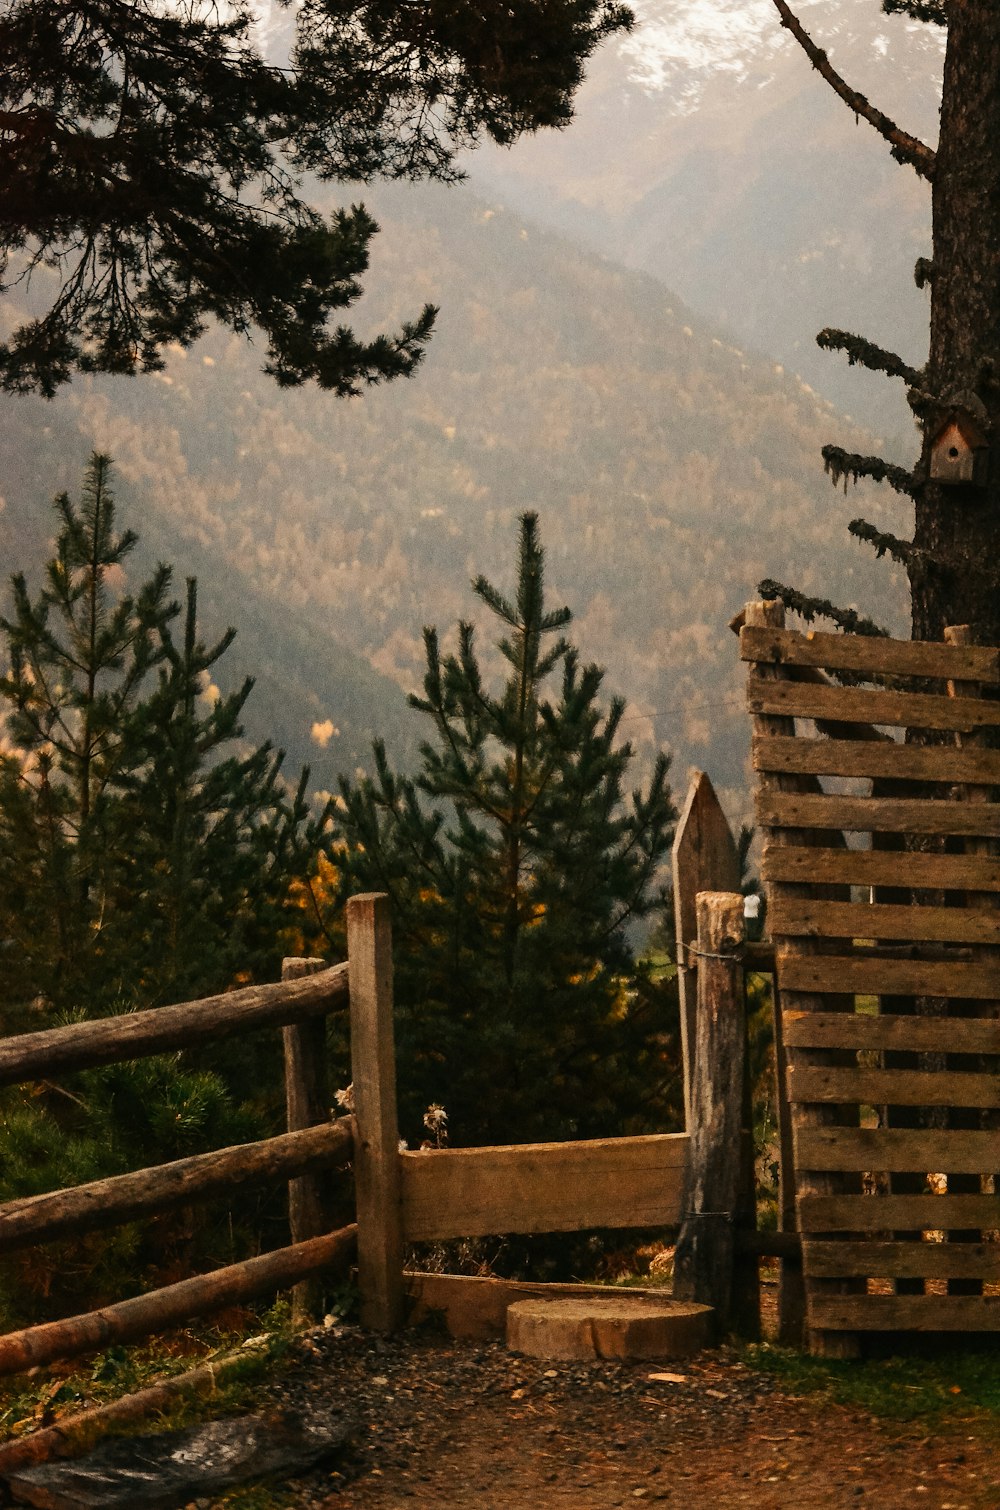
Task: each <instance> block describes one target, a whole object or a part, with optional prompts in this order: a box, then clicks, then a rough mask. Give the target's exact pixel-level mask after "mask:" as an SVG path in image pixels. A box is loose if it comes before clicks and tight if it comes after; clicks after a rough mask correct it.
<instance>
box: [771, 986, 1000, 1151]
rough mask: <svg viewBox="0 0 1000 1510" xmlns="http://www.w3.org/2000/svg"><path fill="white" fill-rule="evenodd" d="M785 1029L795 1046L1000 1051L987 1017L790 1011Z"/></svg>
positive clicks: (999, 1033) (999, 1036) (998, 1034)
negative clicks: (870, 1014)
mask: <svg viewBox="0 0 1000 1510" xmlns="http://www.w3.org/2000/svg"><path fill="white" fill-rule="evenodd" d="M785 1031H786V1033H787V1035H788V1042H789V1044H794V1045H795V1047H796V1048H807V1049H808V1048H817V1049H819V1048H822V1049H866V1050H878V1049H903V1050H905V1051H907V1052H909V1053H917V1052H924V1053H947V1052H949V1051H950V1052H952V1053H955V1054H1000V1022H998V1021H996V1020H992V1019H988V1018H987V1019H984V1018H978V1017H911V1016H909V1015H903V1014H900V1015H898V1016H897V1015H896V1014H894V1013H886V1014H885V1015H882V1014H881V1013H880V1014H878V1015H873V1016H869V1015H868V1013H867V1012H796V1011H789V1012H788V1013H787V1014H786V1022H785ZM984 1167H985V1166H984Z"/></svg>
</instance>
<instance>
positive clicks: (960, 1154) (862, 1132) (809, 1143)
mask: <svg viewBox="0 0 1000 1510" xmlns="http://www.w3.org/2000/svg"><path fill="white" fill-rule="evenodd" d="M795 1156H796V1158H797V1160H798V1162H799V1164H800V1165H801V1167H802V1168H803V1169H853V1170H880V1171H889V1172H893V1173H895V1172H897V1171H913V1170H915V1169H925V1170H935V1171H936V1170H942V1169H945V1168H947V1169H949V1170H954V1171H956V1172H960V1173H966V1174H982V1173H985V1172H987V1171H992V1168H993V1165H994V1164H995V1163H996V1162H997V1138H996V1134H995V1133H992V1132H978V1131H967V1130H965V1129H961V1128H920V1127H912V1128H911V1127H800V1128H799V1129H798V1132H797V1133H796V1137H795ZM998 1253H1000V1249H998ZM870 1272H871V1273H872V1274H874V1273H876V1272H877V1271H876V1270H874V1269H872V1270H870Z"/></svg>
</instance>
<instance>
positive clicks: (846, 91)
mask: <svg viewBox="0 0 1000 1510" xmlns="http://www.w3.org/2000/svg"><path fill="white" fill-rule="evenodd" d="M774 6H775V9H776V10H777V12H778V16H779V18H780V20H781V24H782V26H783V27H784V28H785V30H786V31H790V32H791V34H792V36H793V37H794V38H795V40H796V42H798V44H799V46H800V47H801V48H802V50H803V52H804V53H805V55H806V57H807V58H808V59H809V61H810V63H811V64H812V66H813V67H814V68H815V69H816V70H817V72H818V73H819V74H821V75H822V77H823V78H824V79H825V80H826V82H827V83H828V84H829V85H830V88H831V89H832V90H833V91H834V93H835V94H837V95H839V96H840V98H841V99H842V100H843V101H844V103H845V104H846V105H848V106H850V108H851V109H852V110H853V111H854V114H855V115H856V116H861V117H863V118H864V119H865V120H866V121H867V122H868V124H869V125H870V126H874V128H875V130H876V131H877V132H878V134H879V136H881V137H883V138H884V139H885V140H886V141H887V142H888V143H889V145H890V147H891V149H892V155H893V157H894V158H895V159H896V161H897V162H901V163H909V165H910V167H911V168H915V169H916V171H917V172H918V173H919V174H920V176H921V178H931V177H932V176H933V173H934V164H935V161H936V154H935V153H934V152H933V151H932V149H931V148H930V147H928V146H927V145H926V143H925V142H922V141H920V140H919V139H918V138H917V137H915V136H911V135H910V133H909V132H908V131H904V130H902V128H901V127H899V126H897V125H896V123H895V121H893V120H890V119H889V117H888V116H887V115H883V113H882V111H881V110H877V109H876V108H875V106H874V105H873V104H872V103H871V101H870V100H868V99H866V98H865V96H864V95H863V94H859V93H858V91H857V90H856V89H852V88H851V86H850V85H849V84H848V83H847V82H846V80H844V79H843V78H841V76H840V74H839V73H838V72H837V70H836V69H835V68H834V67H833V66H832V64H831V63H830V60H829V58H828V57H827V55H826V53H825V52H824V51H823V49H822V48H821V47H817V46H816V43H815V42H814V41H813V40H812V38H811V37H810V36H809V33H808V32H807V31H806V30H805V28H804V27H803V25H802V23H801V21H799V19H798V17H797V16H796V15H795V14H794V13H793V12H792V11H791V10H790V9H789V7H788V6H787V5H786V3H785V0H774Z"/></svg>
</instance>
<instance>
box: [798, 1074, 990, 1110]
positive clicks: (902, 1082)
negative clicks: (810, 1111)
mask: <svg viewBox="0 0 1000 1510" xmlns="http://www.w3.org/2000/svg"><path fill="white" fill-rule="evenodd" d="M788 1096H789V1100H791V1101H795V1102H800V1103H803V1104H812V1103H817V1102H829V1103H831V1104H834V1105H838V1106H846V1105H853V1104H854V1103H858V1104H859V1105H862V1106H988V1107H996V1106H1000V1075H987V1074H980V1073H978V1072H971V1073H969V1074H963V1073H962V1072H961V1071H959V1070H863V1069H852V1068H847V1069H844V1068H841V1067H839V1066H832V1065H814V1064H802V1065H799V1064H797V1065H794V1066H789V1070H788Z"/></svg>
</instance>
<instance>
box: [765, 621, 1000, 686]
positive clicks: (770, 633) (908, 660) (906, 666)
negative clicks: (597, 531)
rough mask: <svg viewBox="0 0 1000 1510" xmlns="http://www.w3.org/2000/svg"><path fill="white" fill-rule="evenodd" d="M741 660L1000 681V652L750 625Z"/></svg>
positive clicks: (934, 677) (989, 648)
mask: <svg viewBox="0 0 1000 1510" xmlns="http://www.w3.org/2000/svg"><path fill="white" fill-rule="evenodd" d="M740 658H741V659H742V660H744V661H757V662H761V663H764V664H771V665H782V666H820V667H822V668H823V669H824V670H827V671H860V672H865V671H870V672H872V673H873V674H875V675H882V676H915V677H927V678H931V679H938V680H942V681H943V680H946V679H947V678H949V677H953V678H955V679H956V680H960V681H971V682H994V683H997V682H1000V651H998V650H996V649H994V648H992V647H987V648H981V647H979V646H975V645H968V646H957V645H956V646H952V645H943V644H941V643H940V642H939V641H937V640H889V639H884V638H882V637H881V636H879V637H875V636H871V635H852V634H822V633H820V632H819V631H818V630H810V631H809V632H807V633H805V634H802V633H801V632H799V631H798V630H794V629H766V628H756V627H752V626H747V627H745V628H743V629H742V630H741V632H740Z"/></svg>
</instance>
